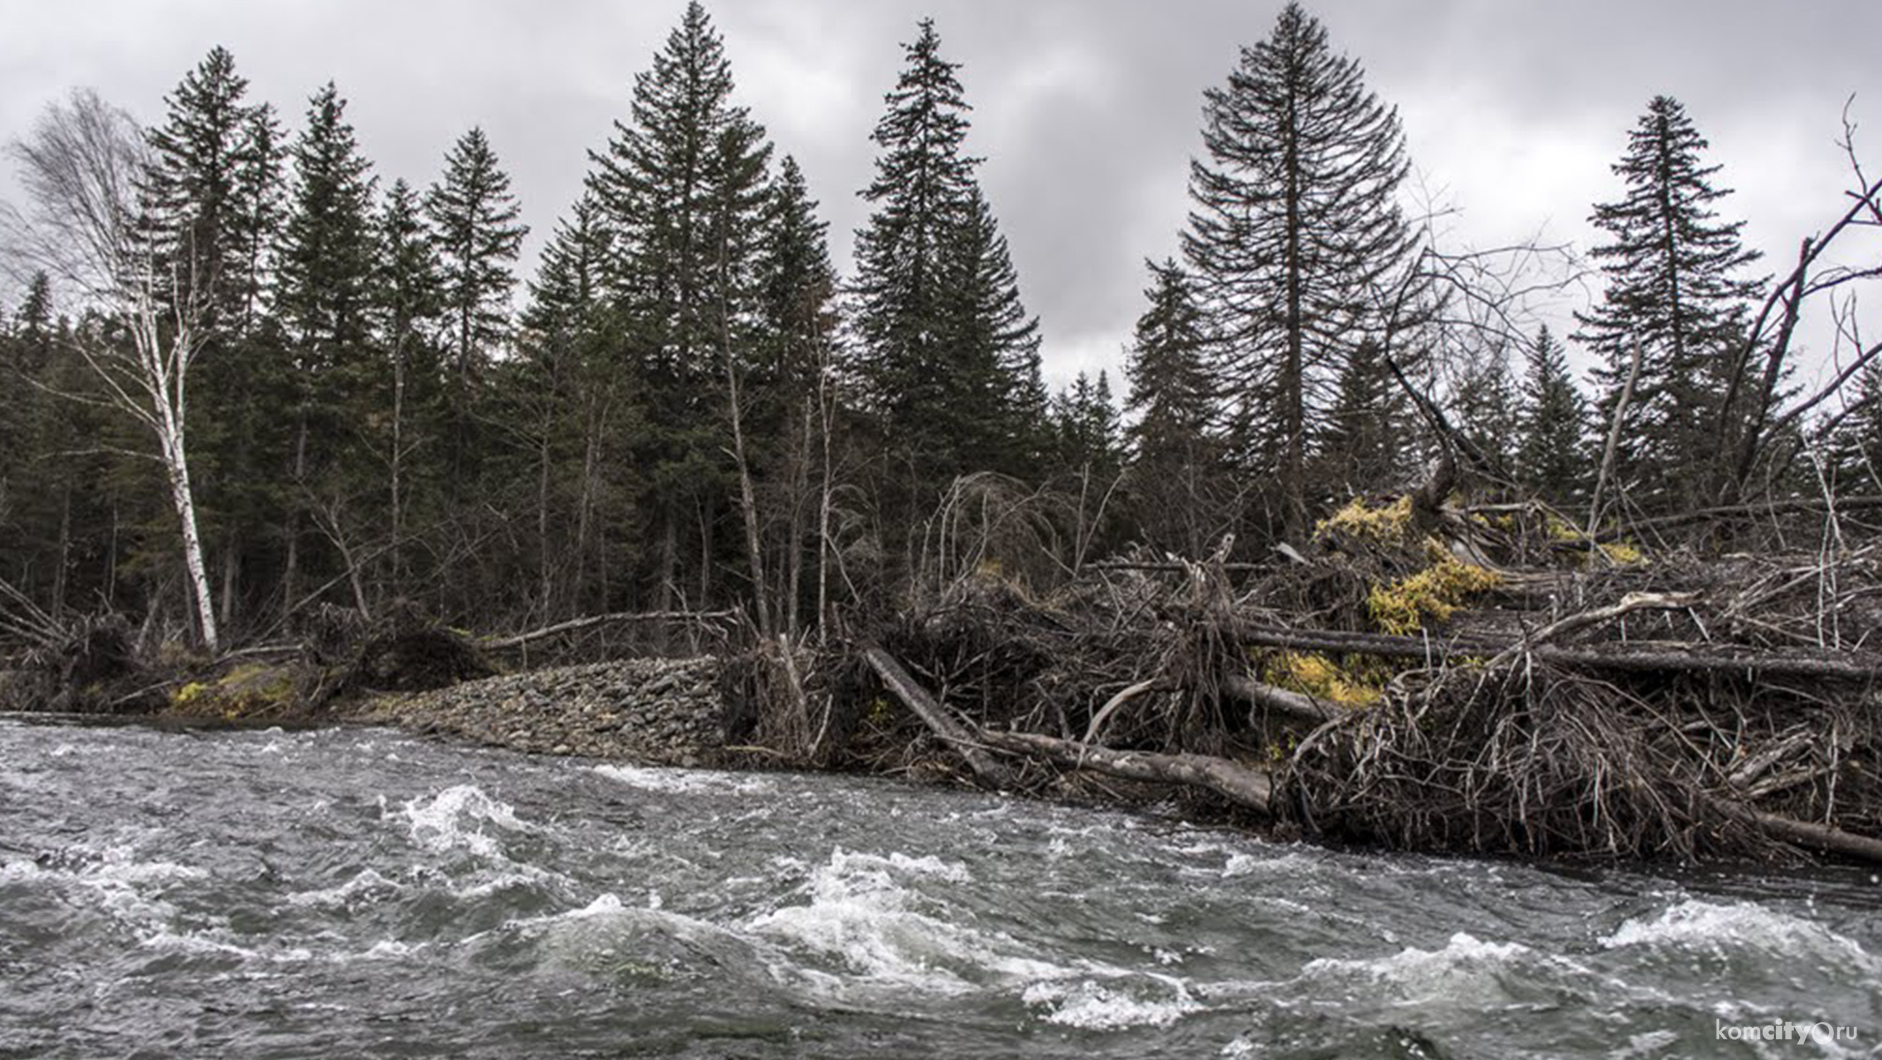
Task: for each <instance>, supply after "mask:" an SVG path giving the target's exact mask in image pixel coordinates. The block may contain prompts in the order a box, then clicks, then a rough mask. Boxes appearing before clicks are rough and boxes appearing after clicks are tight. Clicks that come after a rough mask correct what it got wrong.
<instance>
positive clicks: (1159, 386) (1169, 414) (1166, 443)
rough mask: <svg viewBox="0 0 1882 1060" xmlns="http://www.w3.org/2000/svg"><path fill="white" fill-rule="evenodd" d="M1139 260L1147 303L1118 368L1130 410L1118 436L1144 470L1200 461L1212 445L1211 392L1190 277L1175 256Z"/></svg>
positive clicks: (1199, 311) (1200, 319) (1203, 334)
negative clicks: (1146, 273) (1130, 418)
mask: <svg viewBox="0 0 1882 1060" xmlns="http://www.w3.org/2000/svg"><path fill="white" fill-rule="evenodd" d="M1144 264H1145V265H1146V266H1148V267H1149V269H1150V277H1151V285H1150V287H1149V288H1147V289H1146V290H1145V291H1144V297H1146V298H1148V299H1149V300H1150V307H1149V308H1148V309H1146V310H1144V314H1143V316H1141V317H1138V318H1137V330H1136V336H1135V340H1134V341H1133V342H1132V344H1131V349H1130V353H1129V356H1128V358H1127V360H1126V362H1125V366H1124V375H1125V379H1126V380H1127V381H1128V382H1129V384H1130V398H1129V400H1128V401H1127V402H1126V403H1125V407H1126V408H1127V409H1128V410H1129V411H1131V412H1132V413H1134V414H1135V415H1136V420H1135V421H1134V422H1133V423H1132V424H1131V425H1130V427H1129V428H1128V429H1126V431H1125V438H1126V440H1127V442H1128V443H1129V447H1130V451H1131V455H1132V457H1133V458H1134V459H1135V460H1136V461H1138V462H1139V463H1141V464H1143V465H1146V466H1148V467H1151V468H1170V467H1181V466H1195V465H1199V464H1202V463H1204V462H1205V460H1206V459H1207V458H1206V456H1205V454H1206V452H1207V451H1208V450H1209V449H1210V448H1211V444H1210V437H1209V435H1210V429H1211V426H1212V423H1213V419H1214V409H1215V392H1214V389H1213V383H1212V381H1211V379H1210V375H1209V363H1208V341H1209V339H1208V334H1207V332H1206V331H1205V330H1204V322H1203V314H1202V308H1201V306H1200V305H1198V304H1197V292H1196V288H1195V280H1194V279H1193V278H1192V277H1191V276H1190V275H1189V274H1188V273H1187V272H1185V271H1184V270H1183V267H1182V266H1181V265H1179V264H1177V262H1176V261H1175V260H1174V259H1169V260H1165V261H1164V262H1162V263H1161V264H1159V263H1157V262H1152V261H1146V262H1145V263H1144Z"/></svg>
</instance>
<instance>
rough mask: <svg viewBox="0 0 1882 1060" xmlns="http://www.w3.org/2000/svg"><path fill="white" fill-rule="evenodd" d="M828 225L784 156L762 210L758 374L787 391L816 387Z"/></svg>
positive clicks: (825, 337) (831, 278)
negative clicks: (764, 347) (765, 350)
mask: <svg viewBox="0 0 1882 1060" xmlns="http://www.w3.org/2000/svg"><path fill="white" fill-rule="evenodd" d="M829 227H830V226H829V225H828V224H827V223H825V222H824V221H822V220H820V219H819V218H818V217H817V202H816V200H814V199H812V198H811V197H810V187H809V185H808V184H807V183H806V182H805V180H804V174H803V171H802V170H801V169H799V168H798V165H797V160H796V159H793V158H791V157H790V156H788V155H787V156H785V158H784V161H783V163H782V165H780V166H779V168H778V177H777V180H776V181H775V183H774V185H773V187H772V192H771V196H770V201H769V204H768V207H767V210H766V214H765V220H764V225H763V235H762V237H761V243H760V245H759V251H758V254H759V260H758V266H757V272H758V277H759V306H760V314H761V319H762V321H763V324H762V328H761V332H762V334H764V335H765V336H768V338H769V341H768V346H769V349H770V352H769V356H768V358H767V360H768V362H769V363H768V364H765V365H763V366H762V370H763V378H765V379H767V380H769V381H771V382H775V383H777V384H780V386H781V387H782V389H783V390H784V391H785V392H787V393H788V394H791V395H800V396H801V395H802V394H804V393H806V392H808V391H809V390H811V389H813V388H814V387H815V385H816V375H817V373H818V372H819V371H820V370H821V361H822V359H823V351H824V348H825V346H826V345H827V344H828V343H829V341H830V339H831V335H832V333H833V331H834V329H835V319H834V314H833V312H832V309H831V301H832V299H833V298H834V297H835V294H836V270H835V269H834V268H832V267H831V265H830V250H829V245H828V242H827V240H828V237H829Z"/></svg>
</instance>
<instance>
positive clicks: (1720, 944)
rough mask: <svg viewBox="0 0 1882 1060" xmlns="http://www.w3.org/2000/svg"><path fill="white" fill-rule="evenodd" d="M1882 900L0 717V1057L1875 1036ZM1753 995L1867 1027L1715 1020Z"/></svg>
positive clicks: (1664, 1047) (381, 746)
mask: <svg viewBox="0 0 1882 1060" xmlns="http://www.w3.org/2000/svg"><path fill="white" fill-rule="evenodd" d="M1879 898H1882V888H1879V887H1878V886H1877V885H1876V883H1875V881H1874V879H1873V878H1872V877H1871V876H1870V875H1869V874H1867V873H1857V872H1848V873H1828V874H1817V875H1813V876H1812V877H1810V878H1808V879H1806V880H1802V881H1795V882H1785V881H1779V880H1772V879H1766V878H1757V877H1750V876H1745V875H1719V876H1705V877H1688V878H1683V879H1672V878H1666V877H1656V876H1652V875H1645V874H1639V873H1632V872H1599V873H1571V872H1555V871H1545V870H1542V869H1539V868H1534V867H1529V866H1524V865H1518V864H1508V863H1492V862H1483V861H1468V860H1445V859H1437V858H1423V857H1405V856H1377V855H1364V854H1351V853H1339V852H1331V851H1327V850H1322V849H1317V848H1314V847H1308V846H1291V845H1274V844H1268V843H1263V842H1260V841H1258V840H1255V839H1252V838H1248V837H1245V836H1241V835H1238V834H1234V833H1228V832H1222V831H1215V830H1206V829H1199V828H1192V827H1187V826H1184V825H1181V824H1178V823H1175V822H1171V821H1167V820H1161V819H1158V818H1155V817H1149V816H1133V815H1125V814H1117V813H1107V812H1098V811H1091V810H1081V809H1070V808H1063V807H1054V806H1046V805H1039V804H1036V803H1030V802H1022V801H1015V800H1009V799H1003V798H998V797H993V796H985V795H974V794H964V793H950V792H942V791H935V790H930V789H923V788H915V787H908V786H903V785H898V784H894V783H888V782H880V781H870V780H858V779H849V778H838V777H828V776H801V775H754V774H723V773H713V772H699V771H677V770H653V769H636V768H627V767H619V766H610V765H595V764H593V763H588V762H583V761H578V760H558V759H546V758H526V757H522V756H518V755H512V754H508V753H503V752H495V751H484V750H477V749H468V748H461V747H453V746H447V745H442V744H438V743H433V742H426V741H422V740H418V739H414V738H409V737H406V736H402V735H399V734H396V733H393V732H389V731H385V730H377V729H326V730H320V731H301V732H282V731H279V730H271V731H267V732H255V731H249V732H172V731H162V730H158V729H153V728H144V727H79V726H71V725H44V724H28V723H25V722H24V721H21V720H17V719H12V720H9V719H0V1057H25V1056H34V1057H38V1056H48V1057H75V1058H87V1060H90V1058H94V1057H153V1058H154V1057H173V1056H215V1057H225V1056H226V1057H323V1058H324V1057H352V1056H387V1057H392V1056H398V1057H418V1056H441V1057H442V1056H450V1057H491V1058H505V1060H507V1058H513V1057H563V1056H569V1057H624V1056H685V1057H795V1056H804V1057H928V1056H934V1057H975V1058H978V1057H1000V1056H1042V1057H1080V1058H1094V1057H1166V1056H1167V1057H1216V1056H1222V1057H1325V1058H1335V1057H1337V1058H1365V1057H1408V1058H1409V1057H1452V1058H1463V1057H1482V1058H1505V1057H1583V1056H1586V1057H1596V1056H1599V1057H1626V1058H1652V1057H1687V1056H1773V1057H1776V1056H1784V1057H1792V1056H1867V1055H1873V1050H1874V1049H1875V1046H1876V1045H1877V1035H1879V1034H1882V917H1878V915H1877V913H1878V908H1882V901H1879ZM1773 1019H1779V1020H1791V1021H1795V1022H1797V1023H1813V1024H1814V1023H1815V1022H1816V1021H1819V1020H1822V1021H1827V1023H1828V1024H1831V1025H1840V1026H1844V1027H1849V1028H1852V1029H1853V1030H1854V1031H1855V1032H1856V1033H1857V1035H1858V1037H1857V1039H1856V1040H1854V1041H1850V1040H1849V1039H1847V1038H1845V1039H1844V1040H1842V1041H1840V1042H1838V1041H1835V1040H1834V1039H1833V1038H1832V1040H1830V1041H1822V1040H1820V1039H1819V1038H1813V1040H1809V1041H1804V1042H1798V1041H1789V1042H1783V1041H1779V1042H1768V1043H1767V1042H1762V1041H1761V1042H1758V1043H1756V1044H1751V1043H1745V1042H1739V1041H1731V1040H1723V1041H1722V1040H1719V1038H1718V1034H1719V1028H1720V1026H1721V1025H1725V1026H1732V1027H1737V1026H1741V1025H1750V1024H1766V1023H1769V1022H1770V1021H1771V1020H1773ZM1819 1033H1820V1032H1819Z"/></svg>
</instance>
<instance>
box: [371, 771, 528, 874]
mask: <svg viewBox="0 0 1882 1060" xmlns="http://www.w3.org/2000/svg"><path fill="white" fill-rule="evenodd" d="M391 816H394V817H398V818H402V819H404V821H405V822H406V824H407V826H408V828H409V829H410V832H411V837H412V842H414V843H416V844H418V846H420V847H422V848H423V849H425V850H429V851H432V852H433V853H444V852H446V851H449V850H452V849H456V848H463V849H466V850H469V851H470V852H472V853H473V854H477V855H479V856H482V857H487V858H490V857H499V856H501V850H500V849H499V848H498V846H497V840H496V837H494V836H492V835H490V834H489V833H488V832H486V831H485V830H484V826H485V825H494V826H495V827H497V828H501V829H503V830H504V831H506V832H524V831H528V830H529V826H528V825H526V824H524V823H523V822H522V821H520V820H518V819H517V817H516V810H515V808H513V807H512V806H510V804H509V803H506V802H503V801H502V800H500V799H493V798H491V797H490V796H489V795H486V794H485V793H484V790H483V789H482V788H479V787H478V786H477V785H475V784H459V785H457V786H455V787H450V788H446V789H444V790H443V791H441V792H439V793H438V794H436V795H434V796H432V797H431V798H429V799H413V800H411V801H410V802H407V803H406V804H405V807H404V808H403V809H401V810H398V811H396V812H394V813H393V814H392V815H391Z"/></svg>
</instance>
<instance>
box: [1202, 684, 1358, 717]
mask: <svg viewBox="0 0 1882 1060" xmlns="http://www.w3.org/2000/svg"><path fill="white" fill-rule="evenodd" d="M1222 689H1223V691H1225V692H1227V693H1229V694H1230V695H1232V696H1234V697H1235V698H1237V699H1239V700H1242V701H1243V702H1246V703H1248V704H1250V705H1252V706H1256V707H1266V708H1267V709H1269V710H1271V711H1274V712H1275V713H1277V714H1283V715H1286V716H1287V717H1290V718H1295V719H1298V720H1300V721H1305V722H1310V723H1312V724H1314V725H1319V724H1322V723H1323V722H1329V721H1332V720H1333V719H1335V718H1339V717H1343V716H1344V715H1345V714H1346V713H1347V712H1346V711H1344V710H1342V709H1341V708H1340V707H1338V706H1336V705H1334V704H1332V703H1328V702H1327V701H1325V700H1323V699H1315V698H1314V697H1313V696H1309V695H1304V694H1302V693H1300V692H1290V691H1288V690H1287V689H1285V688H1276V687H1274V686H1273V685H1264V684H1262V683H1261V682H1259V681H1257V680H1255V679H1254V678H1252V677H1246V676H1241V675H1236V676H1232V677H1230V678H1229V679H1228V680H1226V681H1224V682H1223V683H1222Z"/></svg>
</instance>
